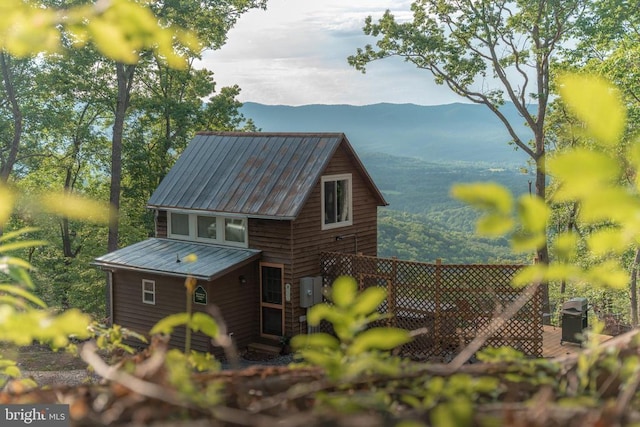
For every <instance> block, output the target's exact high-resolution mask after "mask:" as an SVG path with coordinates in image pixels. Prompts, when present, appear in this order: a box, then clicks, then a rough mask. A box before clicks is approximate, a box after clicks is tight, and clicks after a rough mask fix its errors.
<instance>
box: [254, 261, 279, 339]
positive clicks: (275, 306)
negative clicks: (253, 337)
mask: <svg viewBox="0 0 640 427" xmlns="http://www.w3.org/2000/svg"><path fill="white" fill-rule="evenodd" d="M262 267H270V268H278V269H280V295H281V301H282V303H281V304H274V303H268V302H263V301H262ZM259 280H260V336H261V337H264V338H277V339H279V338H280V336H279V335H271V334H265V333H263V332H262V331H263V315H262V308H263V307H266V308H273V309H277V310H280V312H281V329H282V335H285V325H284V315H285V311H284V303H285V295H284V264H276V263H271V262H260V278H259Z"/></svg>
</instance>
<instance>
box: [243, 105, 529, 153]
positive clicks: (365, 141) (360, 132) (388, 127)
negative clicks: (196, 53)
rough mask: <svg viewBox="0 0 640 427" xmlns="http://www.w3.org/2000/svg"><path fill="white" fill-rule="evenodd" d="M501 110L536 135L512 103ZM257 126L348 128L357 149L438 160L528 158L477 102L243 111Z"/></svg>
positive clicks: (314, 129)
mask: <svg viewBox="0 0 640 427" xmlns="http://www.w3.org/2000/svg"><path fill="white" fill-rule="evenodd" d="M501 110H502V111H503V112H504V114H505V116H506V117H508V118H509V119H510V120H511V121H512V123H514V127H515V130H516V132H517V133H518V134H519V135H521V137H522V138H523V139H525V140H527V139H530V138H531V132H530V130H529V129H528V128H527V127H526V126H525V125H524V119H523V118H522V117H520V116H519V114H518V113H517V111H516V110H515V108H514V106H513V105H512V104H508V103H507V104H505V105H504V106H503V107H502V108H501ZM240 111H241V112H242V114H244V115H245V116H247V117H250V118H251V119H252V120H253V121H254V122H255V124H256V126H257V127H258V128H260V129H261V130H263V131H269V132H270V131H273V132H343V133H345V134H346V135H347V138H349V141H350V142H351V143H352V144H353V146H354V147H355V149H356V151H358V153H359V154H361V153H385V154H390V155H392V156H401V157H415V158H419V159H422V160H426V161H433V162H460V161H463V162H472V163H479V162H482V163H488V164H493V165H504V164H509V165H519V166H522V165H523V164H524V163H525V161H526V159H527V156H526V155H525V154H524V153H523V152H521V151H516V150H515V149H513V148H511V147H509V146H508V145H507V144H508V142H509V140H510V139H511V138H510V137H509V135H508V133H507V131H506V130H505V128H504V126H503V125H502V123H500V121H498V119H497V118H496V117H495V116H494V115H493V113H491V112H490V111H489V110H488V109H487V108H486V107H484V106H482V105H475V104H449V105H432V106H424V105H414V104H387V103H380V104H373V105H365V106H356V105H302V106H297V107H294V106H287V105H263V104H256V103H252V102H247V103H245V104H244V105H243V106H242V108H241V109H240Z"/></svg>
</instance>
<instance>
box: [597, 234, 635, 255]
mask: <svg viewBox="0 0 640 427" xmlns="http://www.w3.org/2000/svg"><path fill="white" fill-rule="evenodd" d="M587 245H588V247H589V249H590V250H591V252H592V253H593V254H594V255H596V256H601V255H605V254H607V253H615V254H622V253H623V252H624V251H626V250H627V249H628V248H629V241H628V240H627V236H626V235H625V233H624V232H623V231H622V230H619V229H602V230H597V231H594V232H593V233H592V234H590V235H589V236H587Z"/></svg>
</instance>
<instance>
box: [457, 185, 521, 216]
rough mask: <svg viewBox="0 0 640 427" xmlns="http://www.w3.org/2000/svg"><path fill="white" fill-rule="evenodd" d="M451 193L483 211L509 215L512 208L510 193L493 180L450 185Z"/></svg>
mask: <svg viewBox="0 0 640 427" xmlns="http://www.w3.org/2000/svg"><path fill="white" fill-rule="evenodd" d="M451 194H452V195H453V197H455V198H456V199H459V200H462V201H463V202H465V203H468V204H469V205H471V206H473V207H475V208H477V209H480V210H483V211H489V212H495V213H500V214H503V215H509V214H511V211H512V209H513V197H512V195H511V193H510V192H509V190H508V189H506V188H505V187H504V186H502V185H500V184H496V183H495V182H487V183H474V184H456V185H454V186H452V187H451Z"/></svg>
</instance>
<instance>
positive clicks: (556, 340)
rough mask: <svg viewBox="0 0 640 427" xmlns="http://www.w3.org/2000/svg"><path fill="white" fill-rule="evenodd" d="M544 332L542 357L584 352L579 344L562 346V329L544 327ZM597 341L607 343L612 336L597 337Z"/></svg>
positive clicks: (564, 344)
mask: <svg viewBox="0 0 640 427" xmlns="http://www.w3.org/2000/svg"><path fill="white" fill-rule="evenodd" d="M543 328H544V330H543V332H542V357H558V356H564V355H566V354H573V353H577V352H579V351H580V350H582V347H581V346H579V345H578V344H573V343H563V344H562V345H560V339H561V338H562V328H560V327H559V326H547V325H544V326H543ZM595 337H596V339H598V340H600V342H603V341H607V340H609V339H611V338H612V337H611V336H610V335H596V336H595Z"/></svg>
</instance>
